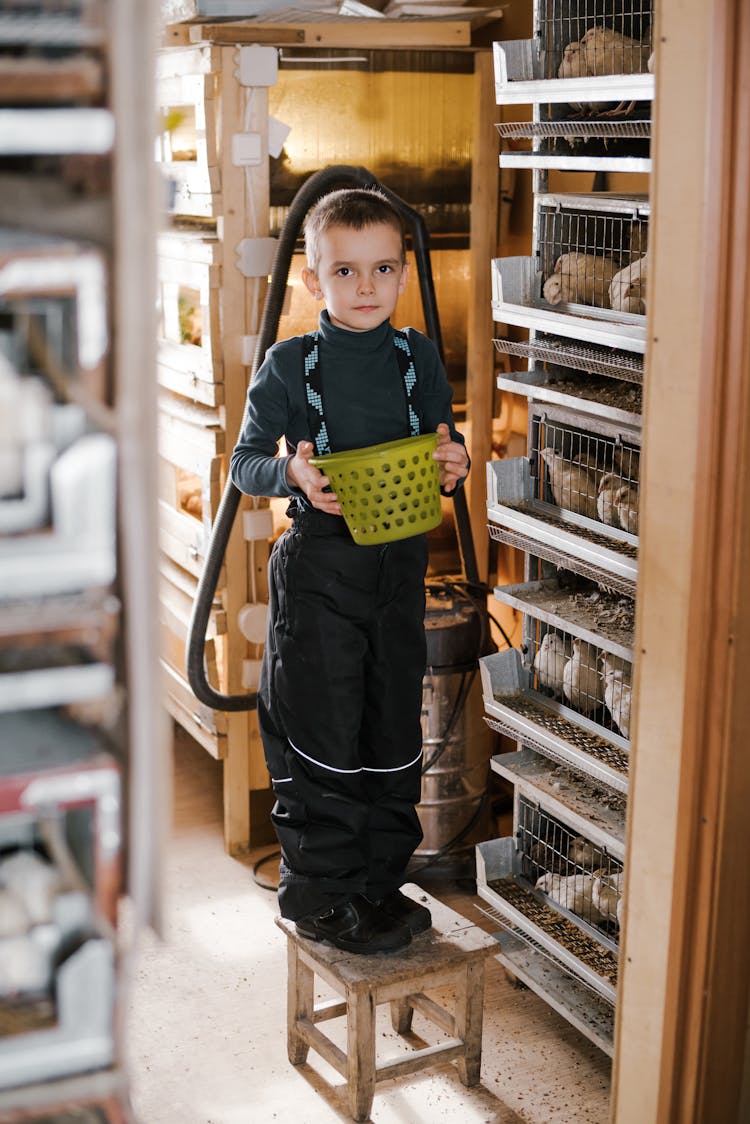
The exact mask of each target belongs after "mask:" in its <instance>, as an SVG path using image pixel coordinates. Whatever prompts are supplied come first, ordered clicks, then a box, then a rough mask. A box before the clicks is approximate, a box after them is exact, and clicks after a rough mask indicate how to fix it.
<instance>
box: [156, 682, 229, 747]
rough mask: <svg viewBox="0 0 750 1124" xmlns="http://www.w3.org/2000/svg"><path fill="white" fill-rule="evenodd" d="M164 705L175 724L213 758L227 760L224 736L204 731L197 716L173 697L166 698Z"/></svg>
mask: <svg viewBox="0 0 750 1124" xmlns="http://www.w3.org/2000/svg"><path fill="white" fill-rule="evenodd" d="M164 705H165V707H166V709H167V712H168V713H169V714H170V715H171V716H172V718H174V720H175V722H179V724H180V726H182V728H183V730H186V731H187V732H188V734H190V736H191V737H192V738H194V739H195V741H197V742H198V744H199V745H202V746H203V748H204V749H205V750H207V751H208V753H210V754H211V756H212V757H215V758H216V760H217V761H225V760H226V756H227V739H226V738H225V737H224V736H223V735H222V734H211V733H210V732H209V731H208V730H204V729H203V726H202V725H200V724H199V723H198V722H196V720H195V715H194V714H193V713H191V712H190V711H188V710H185V708H184V707H183V706H181V705H180V703H179V702H177V700H176V699H175V698H174V697H173V695H171V694H167V695H166V696H165V699H164Z"/></svg>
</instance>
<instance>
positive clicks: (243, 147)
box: [232, 133, 263, 168]
mask: <svg viewBox="0 0 750 1124" xmlns="http://www.w3.org/2000/svg"><path fill="white" fill-rule="evenodd" d="M262 160H263V148H262V145H261V138H260V133H235V134H234V135H233V136H232V163H233V164H234V166H235V167H236V168H257V167H258V165H259V164H260V163H261V162H262Z"/></svg>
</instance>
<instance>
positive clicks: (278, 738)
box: [258, 510, 427, 920]
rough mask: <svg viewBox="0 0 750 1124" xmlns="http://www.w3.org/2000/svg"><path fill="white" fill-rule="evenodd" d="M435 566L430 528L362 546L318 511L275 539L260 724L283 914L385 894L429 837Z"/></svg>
mask: <svg viewBox="0 0 750 1124" xmlns="http://www.w3.org/2000/svg"><path fill="white" fill-rule="evenodd" d="M426 566H427V539H426V536H424V535H417V536H414V537H413V538H409V539H403V540H401V541H399V542H393V543H388V544H386V545H382V546H360V545H358V544H356V543H355V542H354V541H353V540H352V538H351V536H350V535H349V532H348V531H347V529H346V525H345V524H344V521H343V519H341V518H337V517H333V516H330V515H324V514H322V513H320V512H317V511H313V510H310V511H305V512H302V513H300V514H299V515H297V516H296V518H295V520H294V523H293V525H292V527H291V528H290V529H289V530H288V531H286V532H285V533H284V534H283V535H282V536H281V538H280V539H279V540H278V541H277V542H276V544H275V546H274V549H273V552H272V555H271V559H270V562H269V586H270V590H269V593H270V597H269V600H270V605H269V627H268V637H267V643H266V648H265V652H264V657H263V667H262V672H261V682H260V690H259V698H258V719H259V724H260V730H261V735H262V738H263V745H264V749H265V755H266V763H267V765H268V769H269V772H270V774H271V778H272V782H273V788H274V794H275V796H276V804H275V806H274V809H273V812H272V814H271V818H272V820H273V824H274V828H275V830H276V834H277V836H278V839H279V843H280V845H281V851H282V863H281V881H280V885H279V907H280V910H281V913H282V915H283V916H284V917H288V918H290V919H292V920H295V919H297V918H300V917H304V916H306V915H308V914H316V915H317V914H321V913H323V912H324V911H325V910H326V909H328V908H330V907H331V906H333V905H336V904H338V903H342V902H344V901H347V900H348V899H349V898H350V897H351V896H352V895H353V894H355V893H359V894H364V895H365V896H366V897H367V898H369V899H370V900H378V899H380V898H382V897H385V895H386V894H388V893H390V892H391V891H392V890H395V889H396V888H397V887H398V886H399V885H400V884H401V882H402V881H403V878H404V872H405V869H406V865H407V863H408V861H409V858H410V857H411V855H412V854H413V852H414V850H415V849H416V848H417V847H418V845H419V843H420V842H421V839H422V829H421V826H420V823H419V818H418V815H417V811H416V805H417V804H418V803H419V800H420V796H421V764H422V731H421V724H420V716H421V708H422V678H423V675H424V672H425V662H426V643H425V632H424V612H425V592H424V577H425V571H426Z"/></svg>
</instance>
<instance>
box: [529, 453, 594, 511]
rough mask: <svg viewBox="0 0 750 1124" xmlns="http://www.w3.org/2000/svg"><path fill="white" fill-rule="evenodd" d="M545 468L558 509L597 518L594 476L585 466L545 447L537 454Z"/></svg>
mask: <svg viewBox="0 0 750 1124" xmlns="http://www.w3.org/2000/svg"><path fill="white" fill-rule="evenodd" d="M539 455H540V456H541V457H542V459H543V461H544V463H545V465H546V468H547V475H548V476H549V482H550V486H551V488H552V495H553V496H554V499H555V503H556V504H557V506H558V507H564V508H565V509H566V510H567V511H574V512H575V513H576V515H585V516H587V517H588V518H589V519H596V518H597V510H596V476H595V475H594V474H593V472H591V471H590V470H589V469H587V468H586V466H585V465H582V464H576V463H575V462H573V461H568V460H566V459H565V457H564V456H562V454H561V453H556V452H555V450H554V449H552V448H550V447H549V446H547V447H546V448H544V449H542V450H541V451H540V454H539Z"/></svg>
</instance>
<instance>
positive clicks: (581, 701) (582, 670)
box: [563, 636, 604, 714]
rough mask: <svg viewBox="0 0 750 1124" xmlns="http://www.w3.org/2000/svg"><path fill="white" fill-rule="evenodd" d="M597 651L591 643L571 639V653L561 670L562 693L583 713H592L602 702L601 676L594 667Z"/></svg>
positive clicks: (576, 638) (577, 638)
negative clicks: (562, 670) (563, 668)
mask: <svg viewBox="0 0 750 1124" xmlns="http://www.w3.org/2000/svg"><path fill="white" fill-rule="evenodd" d="M596 662H597V651H596V648H595V647H594V646H593V644H589V643H587V642H586V641H582V640H580V638H579V637H578V636H576V637H575V638H574V640H573V655H572V656H571V658H570V659H569V660H568V662H567V663H566V665H565V671H564V672H563V694H564V695H565V698H566V699H567V700H568V702H569V703H570V704H571V706H574V707H575V708H576V710H580V711H581V712H582V713H583V714H592V713H593V712H594V711H595V710H597V709H598V707H599V706H601V704H602V703H603V702H604V690H603V684H602V680H601V676H600V674H599V672H598V670H597V667H596Z"/></svg>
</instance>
